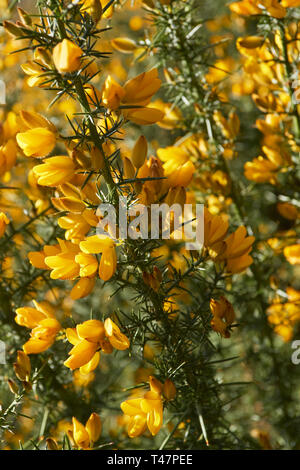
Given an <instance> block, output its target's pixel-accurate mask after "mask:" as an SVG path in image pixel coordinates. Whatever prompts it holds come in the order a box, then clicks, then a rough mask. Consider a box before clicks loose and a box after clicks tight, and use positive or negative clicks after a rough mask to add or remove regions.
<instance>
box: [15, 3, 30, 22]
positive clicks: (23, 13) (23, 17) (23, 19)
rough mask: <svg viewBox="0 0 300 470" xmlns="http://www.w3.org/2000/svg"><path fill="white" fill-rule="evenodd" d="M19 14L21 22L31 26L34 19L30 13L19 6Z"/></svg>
mask: <svg viewBox="0 0 300 470" xmlns="http://www.w3.org/2000/svg"><path fill="white" fill-rule="evenodd" d="M17 10H18V14H19V18H20V20H21V22H22V23H23V24H24V25H25V26H31V25H32V19H31V17H30V16H29V15H28V13H27V12H26V11H25V10H23V8H20V7H19V8H18V9H17Z"/></svg>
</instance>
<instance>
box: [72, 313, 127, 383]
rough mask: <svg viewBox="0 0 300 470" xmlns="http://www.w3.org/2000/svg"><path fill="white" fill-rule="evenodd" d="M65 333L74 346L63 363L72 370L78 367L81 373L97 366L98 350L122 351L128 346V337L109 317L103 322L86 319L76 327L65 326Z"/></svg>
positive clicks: (108, 351)
mask: <svg viewBox="0 0 300 470" xmlns="http://www.w3.org/2000/svg"><path fill="white" fill-rule="evenodd" d="M66 334H67V338H68V340H69V342H70V343H71V344H73V346H74V347H73V348H72V349H71V351H70V352H69V356H70V357H69V358H68V359H67V360H66V361H65V363H64V364H65V366H66V367H69V368H70V369H72V370H74V369H78V368H80V372H81V373H82V374H83V375H86V374H88V373H90V372H91V371H93V370H94V369H95V368H96V367H97V366H98V363H99V361H100V350H102V351H103V352H104V353H106V354H110V353H111V352H112V351H113V348H115V349H119V350H121V351H123V350H125V349H128V348H129V346H130V343H129V340H128V338H127V337H126V336H125V335H124V334H123V333H121V331H120V329H119V327H118V326H117V325H116V324H115V323H114V322H113V321H112V320H111V319H106V320H105V322H104V323H103V322H101V321H99V320H87V321H86V322H84V323H81V324H79V325H77V326H76V328H67V330H66Z"/></svg>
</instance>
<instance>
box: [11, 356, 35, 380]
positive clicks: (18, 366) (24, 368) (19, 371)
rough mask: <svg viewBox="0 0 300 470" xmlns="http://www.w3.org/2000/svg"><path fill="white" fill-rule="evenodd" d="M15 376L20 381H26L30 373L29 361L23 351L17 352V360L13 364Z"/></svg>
mask: <svg viewBox="0 0 300 470" xmlns="http://www.w3.org/2000/svg"><path fill="white" fill-rule="evenodd" d="M13 366H14V370H15V374H16V376H17V377H18V379H20V380H22V381H23V380H28V379H29V376H30V372H31V364H30V359H29V357H28V356H27V354H25V353H24V351H18V352H17V360H16V362H15V363H14V365H13Z"/></svg>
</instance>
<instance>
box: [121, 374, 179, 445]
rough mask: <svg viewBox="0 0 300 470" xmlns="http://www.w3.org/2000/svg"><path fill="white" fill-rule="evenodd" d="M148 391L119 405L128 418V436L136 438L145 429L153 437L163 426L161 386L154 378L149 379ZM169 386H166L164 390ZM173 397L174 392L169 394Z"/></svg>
mask: <svg viewBox="0 0 300 470" xmlns="http://www.w3.org/2000/svg"><path fill="white" fill-rule="evenodd" d="M149 385H150V391H148V392H145V393H144V395H143V396H142V397H141V398H130V399H128V400H126V401H124V402H123V403H121V409H122V411H123V413H124V414H125V415H128V416H129V423H128V430H127V432H128V436H129V437H131V438H133V437H138V436H140V435H141V434H143V433H144V432H145V431H146V429H147V427H148V429H149V431H150V433H151V434H152V436H155V435H156V434H157V433H158V432H159V431H160V429H161V427H162V425H163V401H162V392H163V384H162V383H161V382H160V381H159V380H157V379H156V378H155V377H152V376H150V377H149ZM168 387H169V385H167V386H166V390H167V388H168ZM171 395H172V396H173V395H174V392H173V393H172V394H171Z"/></svg>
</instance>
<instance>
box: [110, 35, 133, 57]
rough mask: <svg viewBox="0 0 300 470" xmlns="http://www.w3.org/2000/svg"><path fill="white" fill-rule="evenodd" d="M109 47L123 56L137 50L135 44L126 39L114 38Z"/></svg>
mask: <svg viewBox="0 0 300 470" xmlns="http://www.w3.org/2000/svg"><path fill="white" fill-rule="evenodd" d="M111 45H112V46H113V47H114V48H115V49H116V50H117V51H119V52H123V54H132V53H133V52H134V51H135V50H136V49H137V45H136V43H135V42H134V41H133V40H132V39H128V38H115V39H113V40H112V41H111Z"/></svg>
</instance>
